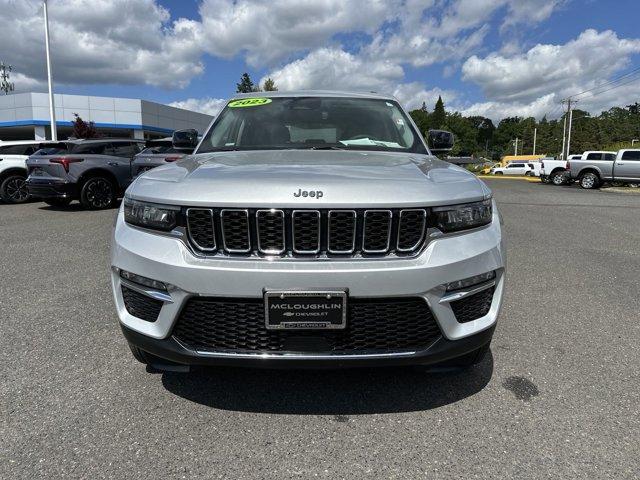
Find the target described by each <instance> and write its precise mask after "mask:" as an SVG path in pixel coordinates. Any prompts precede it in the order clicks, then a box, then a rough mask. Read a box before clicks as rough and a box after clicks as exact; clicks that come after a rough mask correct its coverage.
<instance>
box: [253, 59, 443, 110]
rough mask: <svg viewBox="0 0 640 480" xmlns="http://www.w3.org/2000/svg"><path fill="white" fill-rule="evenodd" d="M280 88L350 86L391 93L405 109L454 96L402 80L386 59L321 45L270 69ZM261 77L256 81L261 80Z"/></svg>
mask: <svg viewBox="0 0 640 480" xmlns="http://www.w3.org/2000/svg"><path fill="white" fill-rule="evenodd" d="M268 77H271V78H273V79H274V81H275V82H276V85H277V86H278V89H279V90H280V91H288V90H352V91H365V92H369V91H376V92H380V93H387V94H392V95H394V96H395V97H396V98H398V100H399V101H400V102H401V103H402V104H403V105H404V106H405V107H406V108H409V109H412V108H418V107H420V106H421V105H422V102H426V103H427V105H430V106H431V107H430V108H433V103H435V100H436V99H437V98H438V95H443V98H446V99H447V101H449V100H454V99H455V95H454V93H453V92H450V91H444V90H440V89H431V90H427V89H425V87H424V85H423V84H422V83H420V82H411V83H403V82H402V79H403V78H404V71H403V69H402V67H401V66H400V65H398V64H395V63H392V62H389V61H388V60H379V61H372V60H370V59H367V58H364V57H362V56H360V55H354V54H351V53H349V52H345V51H344V50H342V49H340V48H321V49H318V50H315V51H313V52H311V53H310V54H309V55H307V56H306V57H304V58H302V59H300V60H296V61H294V62H291V63H289V64H287V65H286V66H285V67H283V68H281V69H279V70H275V71H273V72H271V73H270V74H269V75H268ZM265 79H266V77H265V78H263V79H262V80H261V81H260V83H261V84H262V83H264V80H265Z"/></svg>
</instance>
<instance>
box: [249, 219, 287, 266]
mask: <svg viewBox="0 0 640 480" xmlns="http://www.w3.org/2000/svg"><path fill="white" fill-rule="evenodd" d="M261 213H269V214H272V213H279V214H280V218H281V219H282V237H281V242H282V249H280V250H278V249H274V248H270V249H263V248H262V246H261V245H260V214H261ZM285 228H286V227H285V218H284V211H283V210H280V209H276V208H270V209H261V210H256V236H257V237H258V251H259V252H260V253H264V254H266V255H281V254H283V253H284V251H285V243H286V238H287V236H286V230H285Z"/></svg>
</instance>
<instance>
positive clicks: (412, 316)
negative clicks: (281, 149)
mask: <svg viewBox="0 0 640 480" xmlns="http://www.w3.org/2000/svg"><path fill="white" fill-rule="evenodd" d="M474 181H477V180H474ZM134 187H135V184H134ZM135 193H136V190H135V188H132V189H130V193H129V194H128V196H127V197H126V198H125V200H124V202H123V204H122V206H121V208H120V211H119V212H118V216H117V220H116V225H115V229H114V233H113V246H112V271H111V280H112V286H113V294H114V298H115V303H116V307H117V311H118V315H119V318H120V323H121V327H122V330H123V332H124V335H125V337H126V338H127V340H128V342H129V343H130V345H132V346H133V347H134V348H137V349H140V350H142V351H144V352H147V353H148V354H151V355H152V356H153V357H152V358H156V359H160V360H162V361H169V362H172V363H175V364H183V365H248V366H263V367H280V366H293V367H327V366H335V367H337V366H366V365H405V364H425V365H426V364H435V363H440V362H444V361H447V360H450V359H453V358H458V357H462V356H465V355H468V354H470V353H472V352H476V351H479V350H480V349H482V348H483V347H485V346H487V345H488V343H489V341H490V340H491V336H492V334H493V330H494V327H495V325H496V321H497V318H498V313H499V311H500V306H501V303H502V298H503V292H504V282H505V252H504V245H503V241H502V230H501V228H502V227H501V224H500V220H499V214H498V212H497V209H496V205H495V202H494V201H493V200H492V199H491V198H490V197H489V195H488V194H485V195H484V198H480V199H476V200H475V201H472V202H465V203H456V204H450V205H446V204H440V205H433V204H432V205H424V206H416V205H407V206H406V207H405V206H402V205H401V204H396V205H390V206H388V207H382V206H380V205H375V206H372V207H367V206H366V205H363V204H357V205H353V206H345V205H341V206H335V207H334V206H324V205H323V206H322V207H319V206H318V204H317V203H313V202H317V199H316V198H313V197H308V198H309V201H307V202H304V203H302V204H300V205H297V206H296V207H295V208H293V207H291V206H290V205H286V206H283V207H282V208H280V207H278V206H274V205H266V206H265V205H260V204H254V205H252V206H247V205H242V206H237V207H234V206H229V205H215V204H201V205H197V206H194V205H176V204H162V203H158V202H149V201H143V200H137V199H136V198H135Z"/></svg>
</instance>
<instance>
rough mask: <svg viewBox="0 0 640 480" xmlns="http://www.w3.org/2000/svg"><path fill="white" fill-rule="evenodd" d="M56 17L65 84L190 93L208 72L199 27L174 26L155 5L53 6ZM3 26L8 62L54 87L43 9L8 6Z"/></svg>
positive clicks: (91, 0) (63, 1)
mask: <svg viewBox="0 0 640 480" xmlns="http://www.w3.org/2000/svg"><path fill="white" fill-rule="evenodd" d="M49 16H50V22H49V23H50V32H51V52H52V62H53V72H54V78H55V80H56V82H58V83H67V84H86V83H118V84H139V83H143V84H148V85H159V86H163V87H184V86H185V85H186V84H187V83H188V82H189V81H190V80H191V78H193V77H194V76H195V75H199V74H200V73H202V72H203V65H202V63H201V62H200V55H201V49H200V47H199V46H198V41H197V34H198V30H199V28H198V25H199V24H197V23H196V22H192V21H189V20H184V19H182V20H179V21H177V22H175V23H170V22H169V12H168V11H167V10H166V9H165V8H163V7H161V6H160V5H158V4H157V3H156V1H155V0H53V1H50V2H49ZM0 20H1V23H2V28H1V29H0V44H2V46H3V60H4V61H5V62H8V63H11V64H13V65H14V68H15V70H16V71H17V72H20V73H21V74H23V75H24V76H25V77H26V78H28V79H30V80H29V81H33V82H38V81H42V80H43V79H46V70H45V68H46V67H45V52H44V25H43V17H42V2H41V1H37V0H21V1H19V2H16V1H13V0H0ZM29 81H27V83H28V82H29Z"/></svg>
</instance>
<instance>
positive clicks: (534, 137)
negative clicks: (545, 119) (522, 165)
mask: <svg viewBox="0 0 640 480" xmlns="http://www.w3.org/2000/svg"><path fill="white" fill-rule="evenodd" d="M537 137H538V129H537V128H534V129H533V155H535V154H536V140H537Z"/></svg>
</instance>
